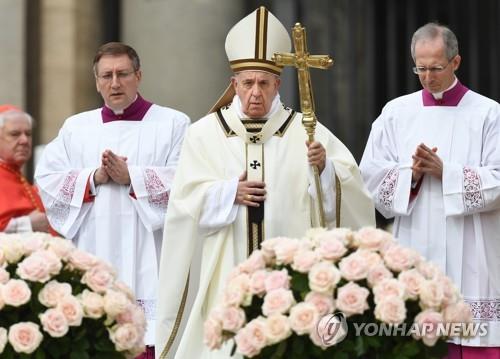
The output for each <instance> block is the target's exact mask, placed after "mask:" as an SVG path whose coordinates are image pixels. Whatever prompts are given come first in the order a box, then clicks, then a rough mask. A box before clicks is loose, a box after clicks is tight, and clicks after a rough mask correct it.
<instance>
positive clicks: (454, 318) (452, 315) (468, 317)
mask: <svg viewBox="0 0 500 359" xmlns="http://www.w3.org/2000/svg"><path fill="white" fill-rule="evenodd" d="M443 317H444V320H445V322H446V323H472V312H471V309H470V306H469V304H467V303H465V302H462V301H460V302H457V303H455V304H451V305H449V306H447V307H446V308H444V311H443Z"/></svg>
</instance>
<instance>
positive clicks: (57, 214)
mask: <svg viewBox="0 0 500 359" xmlns="http://www.w3.org/2000/svg"><path fill="white" fill-rule="evenodd" d="M79 174H80V171H71V172H70V173H69V174H68V175H67V176H66V178H65V179H64V182H63V185H62V186H61V189H59V193H58V194H57V198H56V200H55V201H54V203H53V204H52V206H51V207H50V212H51V214H52V216H53V218H54V224H55V225H57V226H62V225H63V224H64V223H65V222H66V220H67V219H68V216H69V211H70V205H71V200H72V199H73V195H74V194H75V185H76V179H77V178H78V175H79Z"/></svg>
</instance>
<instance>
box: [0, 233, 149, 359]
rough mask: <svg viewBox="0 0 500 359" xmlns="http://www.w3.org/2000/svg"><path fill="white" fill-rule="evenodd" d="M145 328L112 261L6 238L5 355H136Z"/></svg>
mask: <svg viewBox="0 0 500 359" xmlns="http://www.w3.org/2000/svg"><path fill="white" fill-rule="evenodd" d="M145 329H146V320H145V317H144V313H143V312H142V310H141V308H140V307H139V306H138V305H137V304H136V303H135V300H134V298H133V296H131V293H130V290H129V289H128V288H127V287H126V286H125V285H124V284H123V283H121V282H119V281H118V280H117V279H116V275H115V273H114V271H113V269H112V268H111V267H110V266H109V265H108V264H106V263H104V262H102V261H100V260H99V259H97V258H96V257H95V256H93V255H91V254H89V253H86V252H83V251H80V250H79V249H77V248H76V247H75V246H74V245H73V244H72V243H71V241H69V240H66V239H62V238H58V237H52V236H50V235H48V234H45V233H25V234H4V233H0V357H1V358H5V359H10V358H35V359H49V358H61V359H62V358H75V359H76V358H78V359H87V358H89V359H90V358H102V359H105V358H106V359H124V358H134V357H136V356H137V355H138V354H140V353H141V352H143V351H144V333H145Z"/></svg>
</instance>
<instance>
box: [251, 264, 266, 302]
mask: <svg viewBox="0 0 500 359" xmlns="http://www.w3.org/2000/svg"><path fill="white" fill-rule="evenodd" d="M267 273H268V272H267V271H266V270H264V269H261V270H258V271H255V272H254V273H252V276H251V277H250V293H252V294H255V295H258V296H263V295H264V294H265V293H266V285H265V281H266V277H267Z"/></svg>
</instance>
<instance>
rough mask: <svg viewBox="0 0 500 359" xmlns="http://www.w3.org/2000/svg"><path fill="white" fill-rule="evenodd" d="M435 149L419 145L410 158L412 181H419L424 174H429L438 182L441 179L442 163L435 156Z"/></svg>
mask: <svg viewBox="0 0 500 359" xmlns="http://www.w3.org/2000/svg"><path fill="white" fill-rule="evenodd" d="M436 152H437V147H433V148H432V149H431V148H429V147H427V146H426V145H425V144H423V143H421V144H420V145H418V146H417V149H416V150H415V154H414V155H413V156H412V158H413V165H412V167H411V169H412V180H413V181H415V182H418V181H420V179H421V178H422V176H423V175H424V174H429V175H431V176H433V177H435V178H437V179H439V180H441V179H442V178H443V161H442V160H441V158H440V157H439V156H438V155H437V154H436Z"/></svg>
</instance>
